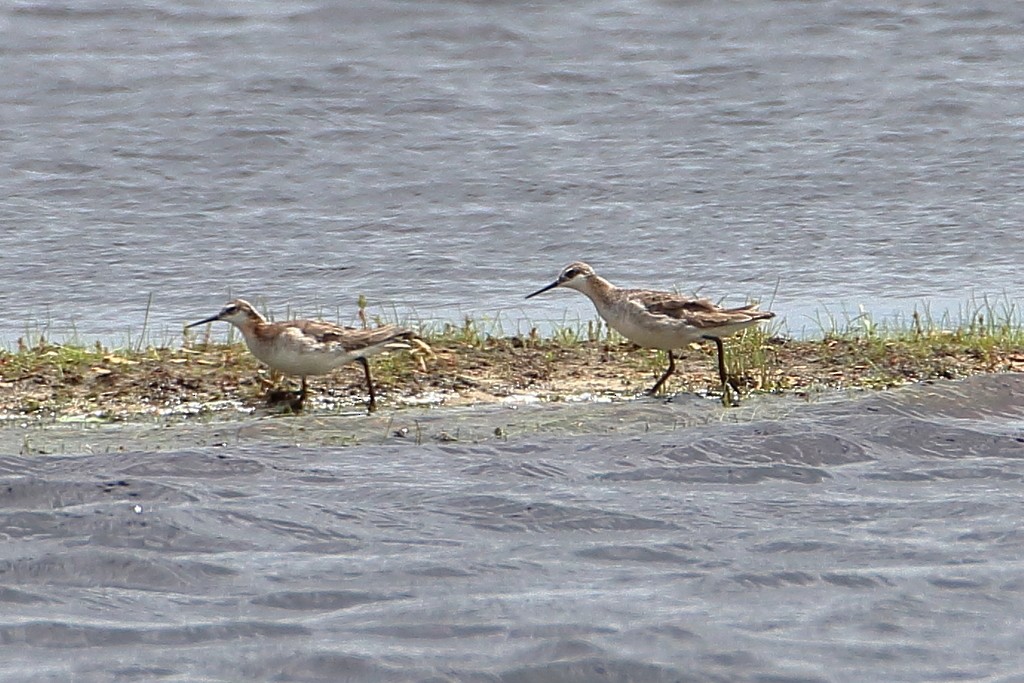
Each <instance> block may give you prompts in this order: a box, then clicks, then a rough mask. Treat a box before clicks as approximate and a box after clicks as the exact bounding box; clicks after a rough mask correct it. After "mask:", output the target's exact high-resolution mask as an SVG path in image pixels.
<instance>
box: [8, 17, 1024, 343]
mask: <svg viewBox="0 0 1024 683" xmlns="http://www.w3.org/2000/svg"><path fill="white" fill-rule="evenodd" d="M0 30H2V41H0V84H2V87H0V121H2V126H0V146H2V149H3V154H2V155H0V198H2V200H0V254H2V257H0V282H3V283H4V286H3V287H2V288H0V310H2V311H3V320H4V321H5V322H4V324H3V325H2V326H0V336H2V340H3V341H5V342H6V343H11V342H12V341H13V340H14V339H16V338H17V337H18V336H20V335H22V334H24V333H25V332H26V331H35V332H40V331H41V332H45V333H49V334H50V335H52V336H56V337H58V338H59V337H61V336H66V335H73V336H77V337H78V338H84V339H92V338H98V339H101V340H103V341H106V342H109V343H115V344H116V343H123V342H124V341H125V340H126V338H128V337H129V336H130V335H131V338H132V339H135V338H137V337H138V335H140V334H141V333H142V332H143V325H144V320H145V311H146V307H147V302H148V300H149V296H150V295H152V296H153V305H154V310H153V311H152V313H151V315H150V318H149V320H148V325H147V327H146V331H147V332H148V333H149V335H151V337H152V338H153V339H154V340H155V341H158V342H159V341H166V340H168V339H170V340H174V339H175V338H177V335H178V334H179V333H180V329H181V324H182V323H183V322H185V321H191V320H195V319H197V317H201V316H205V315H209V314H211V313H212V312H213V311H215V310H216V309H217V308H218V307H219V306H220V305H221V304H222V303H223V301H224V300H225V299H226V298H227V297H228V296H229V294H230V295H243V296H245V297H247V298H251V299H256V300H260V301H261V302H263V303H265V305H266V306H267V307H268V308H269V309H270V310H271V311H272V312H274V313H276V314H277V315H278V316H282V315H284V314H286V313H287V312H288V311H299V312H301V313H303V314H307V315H312V314H317V313H320V314H323V315H325V316H328V317H331V318H335V317H337V318H341V319H343V320H346V321H347V320H351V319H352V317H353V315H354V313H355V305H356V298H357V296H358V295H359V294H364V295H366V296H367V297H368V299H369V301H370V302H371V305H372V307H373V309H374V310H375V311H378V312H382V313H385V314H389V315H398V316H400V317H403V318H408V319H410V320H413V321H415V320H434V319H445V320H458V319H460V316H462V315H463V314H470V315H473V316H476V317H491V318H493V317H499V318H500V320H501V321H502V324H503V329H504V330H505V331H510V332H511V331H516V330H517V329H521V328H524V327H526V328H528V327H529V326H530V325H532V324H535V323H544V322H546V321H555V322H559V321H562V320H569V321H575V320H577V319H580V318H582V319H589V318H590V317H591V316H592V311H591V309H590V308H589V304H587V302H586V301H585V300H584V299H583V298H582V297H578V296H576V295H569V294H564V295H552V296H551V297H548V298H543V299H538V300H536V301H531V302H529V305H528V306H527V305H525V304H524V302H523V301H522V297H523V295H524V294H526V293H528V292H530V291H532V290H533V289H535V288H536V287H538V286H539V285H541V284H545V283H547V282H549V281H550V280H551V279H553V277H554V276H555V274H556V273H557V271H558V269H559V268H560V267H561V266H562V265H564V264H565V263H567V262H568V261H570V260H573V259H577V258H583V259H586V260H588V261H590V262H592V263H593V265H595V266H596V267H597V268H598V270H599V271H600V272H602V273H604V274H605V275H606V276H607V277H609V278H610V279H612V280H613V281H614V282H617V283H621V284H624V285H627V284H628V285H634V286H657V287H661V288H666V289H667V288H673V287H675V288H678V289H680V290H681V291H685V292H690V291H694V290H700V291H701V292H702V293H704V294H707V295H709V296H712V297H714V298H716V299H717V298H720V297H725V298H726V299H727V301H729V302H733V303H740V302H742V301H743V300H745V299H746V298H747V297H754V298H759V299H762V300H764V301H765V302H768V303H770V304H771V306H772V307H773V308H774V309H775V310H776V311H778V312H779V313H780V316H781V319H783V320H785V322H786V324H787V326H788V328H789V329H790V330H791V331H793V332H795V333H799V332H800V331H802V330H808V331H810V332H814V331H817V329H818V327H819V324H820V323H819V319H820V318H822V317H824V318H826V319H827V317H828V314H827V313H824V312H826V311H828V312H831V313H832V314H834V315H836V316H837V317H839V319H840V321H842V320H843V318H844V315H845V314H844V313H843V312H844V311H853V314H855V313H856V311H857V307H858V306H860V305H864V306H865V307H866V308H867V309H868V310H870V311H872V312H874V313H876V314H878V315H882V314H886V313H890V312H902V313H904V314H905V313H907V312H909V311H910V310H912V309H913V308H914V307H919V308H920V307H923V306H928V307H930V308H931V309H932V311H933V313H935V314H936V315H938V314H941V313H942V312H943V311H947V310H951V311H957V310H958V309H959V307H961V306H962V305H964V302H965V301H967V300H969V299H970V298H971V297H982V296H985V295H988V296H992V297H996V298H1001V297H1004V296H1006V297H1008V299H1009V301H1010V302H1018V303H1019V297H1020V286H1021V280H1020V269H1019V261H1020V254H1021V251H1022V249H1021V247H1022V244H1021V239H1020V233H1021V230H1020V216H1021V215H1022V213H1024V206H1022V201H1024V200H1022V199H1021V197H1022V196H1024V195H1022V193H1021V188H1022V178H1021V169H1022V168H1024V127H1022V121H1024V119H1022V116H1021V111H1022V110H1021V102H1024V70H1022V69H1021V65H1022V64H1024V5H1021V4H1020V3H1011V2H982V3H977V2H976V3H970V4H969V6H964V5H963V4H962V3H959V2H904V3H873V4H872V3H852V4H851V3H848V2H813V3H807V2H752V1H742V0H741V1H737V2H724V3H716V2H653V1H652V2H642V1H639V2H630V1H628V0H626V1H621V0H615V1H614V2H588V3H581V2H559V3H522V2H396V1H392V0H372V1H371V2H358V1H356V2H329V1H326V0H321V1H309V0H301V1H300V0H273V1H272V2H271V1H264V2H260V1H258V0H253V1H252V2H244V3H243V2H237V3H227V2H210V3H180V2H170V1H164V0H154V1H152V2H145V3H138V2H119V1H116V0H82V1H76V2H58V1H47V0H35V1H33V0H24V1H19V2H10V3H5V4H4V5H3V7H2V8H0ZM823 313H824V316H823ZM826 324H827V323H826Z"/></svg>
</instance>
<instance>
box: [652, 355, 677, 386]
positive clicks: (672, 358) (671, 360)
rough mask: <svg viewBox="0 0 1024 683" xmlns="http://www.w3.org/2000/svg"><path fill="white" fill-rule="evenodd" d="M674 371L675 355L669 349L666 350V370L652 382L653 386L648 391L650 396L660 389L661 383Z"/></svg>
mask: <svg viewBox="0 0 1024 683" xmlns="http://www.w3.org/2000/svg"><path fill="white" fill-rule="evenodd" d="M675 371H676V357H675V356H674V355H672V351H671V349H670V350H669V352H668V370H666V371H665V374H664V375H662V376H661V379H659V380H658V381H657V382H655V383H654V386H653V387H651V390H650V391H649V392H648V393H649V394H651V396H654V395H655V394H657V393H658V390H659V389H661V385H663V384H664V383H665V380H667V379H668V378H669V376H670V375H671V374H672V373H673V372H675Z"/></svg>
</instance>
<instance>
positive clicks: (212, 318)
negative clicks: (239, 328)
mask: <svg viewBox="0 0 1024 683" xmlns="http://www.w3.org/2000/svg"><path fill="white" fill-rule="evenodd" d="M218 320H220V313H218V314H217V315H211V316H210V317H209V318H205V319H203V320H200V321H199V322H197V323H190V324H188V325H185V329H186V330H187V329H188V328H190V327H198V326H199V325H205V324H206V323H213V322H217V321H218Z"/></svg>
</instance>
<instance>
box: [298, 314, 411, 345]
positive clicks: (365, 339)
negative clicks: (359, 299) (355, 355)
mask: <svg viewBox="0 0 1024 683" xmlns="http://www.w3.org/2000/svg"><path fill="white" fill-rule="evenodd" d="M290 324H291V325H294V326H295V327H298V328H299V329H300V330H302V333H303V334H305V335H308V336H310V337H313V338H314V339H316V340H317V341H318V342H320V343H321V344H339V345H341V347H342V348H344V349H345V350H347V351H352V350H356V349H363V348H366V347H368V346H377V345H378V344H386V343H387V342H390V341H400V340H403V339H408V338H409V337H410V336H411V335H412V332H410V331H409V330H406V329H404V328H401V327H398V326H397V325H383V326H381V327H374V328H372V329H365V330H364V329H360V328H358V327H342V326H340V325H334V324H332V323H328V322H324V321H322V320H295V321H292V322H291V323H290Z"/></svg>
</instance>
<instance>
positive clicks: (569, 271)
mask: <svg viewBox="0 0 1024 683" xmlns="http://www.w3.org/2000/svg"><path fill="white" fill-rule="evenodd" d="M592 277H595V274H594V269H593V268H591V267H590V266H588V265H587V264H586V263H583V262H582V261H576V262H574V263H570V264H569V265H567V266H566V267H565V268H562V272H561V273H559V274H558V279H557V280H555V281H554V282H552V283H551V284H550V285H547V286H546V287H541V288H540V289H538V290H537V291H536V292H534V293H533V294H529V295H527V297H526V298H527V299H529V298H530V297H532V296H537V295H538V294H542V293H544V292H546V291H548V290H549V289H554V288H555V287H568V288H569V289H575V290H576V291H577V292H583V293H584V294H585V293H586V292H587V287H588V286H589V282H590V278H592Z"/></svg>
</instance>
